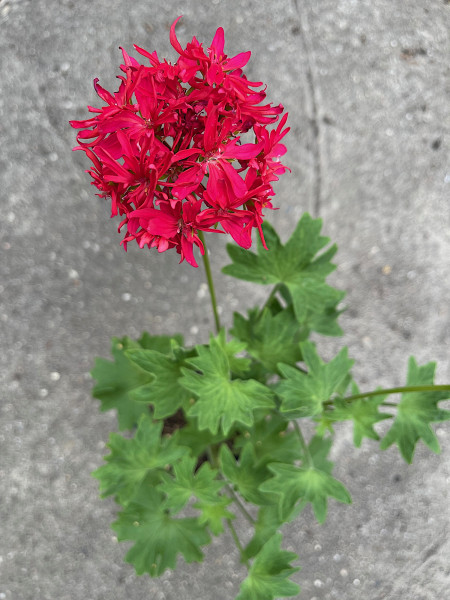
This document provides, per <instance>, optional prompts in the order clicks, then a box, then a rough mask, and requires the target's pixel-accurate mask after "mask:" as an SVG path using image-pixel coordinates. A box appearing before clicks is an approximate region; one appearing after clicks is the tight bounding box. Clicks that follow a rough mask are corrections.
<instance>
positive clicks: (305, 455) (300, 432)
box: [292, 421, 314, 467]
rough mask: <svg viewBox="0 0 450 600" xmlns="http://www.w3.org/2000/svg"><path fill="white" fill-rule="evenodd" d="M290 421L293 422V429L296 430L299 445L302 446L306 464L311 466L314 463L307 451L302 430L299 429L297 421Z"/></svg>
mask: <svg viewBox="0 0 450 600" xmlns="http://www.w3.org/2000/svg"><path fill="white" fill-rule="evenodd" d="M292 423H293V424H294V429H295V431H296V432H297V435H298V439H299V440H300V446H301V447H302V450H303V455H304V457H305V463H306V466H307V467H313V466H314V463H313V460H312V458H311V454H310V452H309V448H308V445H307V443H306V441H305V438H304V437H303V433H302V430H301V429H300V425H299V424H298V423H297V421H292Z"/></svg>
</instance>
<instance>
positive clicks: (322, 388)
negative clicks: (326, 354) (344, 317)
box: [276, 342, 354, 418]
mask: <svg viewBox="0 0 450 600" xmlns="http://www.w3.org/2000/svg"><path fill="white" fill-rule="evenodd" d="M300 348H301V351H302V355H303V360H304V361H305V363H306V364H307V366H308V367H309V370H308V373H303V372H302V371H300V370H298V369H295V368H294V367H291V366H289V365H284V364H280V365H278V368H279V370H280V371H281V373H282V374H283V376H284V377H285V379H284V380H282V381H280V383H279V384H278V386H277V388H276V391H277V394H278V395H279V396H280V397H281V408H280V410H281V412H282V413H283V414H286V415H288V416H289V417H290V418H300V417H309V416H314V415H317V414H319V413H320V412H322V408H323V403H324V402H326V401H327V400H329V399H330V398H331V396H332V395H333V394H335V393H337V392H338V391H339V389H340V386H341V384H342V382H343V381H344V380H346V378H347V377H348V372H349V370H350V369H351V367H352V366H353V363H354V361H353V360H350V359H349V358H348V357H347V348H343V349H342V350H341V352H339V354H338V355H337V356H336V357H335V358H333V360H331V361H330V362H329V363H323V362H322V361H321V359H320V358H319V356H318V354H317V351H316V349H315V347H314V344H313V343H312V342H303V343H302V344H300Z"/></svg>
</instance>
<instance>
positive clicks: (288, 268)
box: [223, 213, 345, 331]
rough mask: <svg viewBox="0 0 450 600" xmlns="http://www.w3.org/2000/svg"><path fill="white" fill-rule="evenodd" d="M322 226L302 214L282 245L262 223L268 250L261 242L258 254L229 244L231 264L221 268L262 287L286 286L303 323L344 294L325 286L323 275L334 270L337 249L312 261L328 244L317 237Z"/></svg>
mask: <svg viewBox="0 0 450 600" xmlns="http://www.w3.org/2000/svg"><path fill="white" fill-rule="evenodd" d="M321 227H322V221H321V220H320V219H315V220H314V219H312V218H311V217H310V216H309V215H308V214H307V213H305V214H304V215H303V216H302V218H301V219H300V221H299V223H298V225H297V227H296V229H295V231H294V233H293V234H292V236H291V238H290V239H289V241H288V242H287V244H286V245H285V246H283V245H282V244H281V242H280V239H279V237H278V236H277V234H276V232H275V230H274V229H273V228H272V227H271V226H270V225H269V224H268V223H267V222H265V223H264V224H263V231H264V236H265V239H266V243H267V247H268V249H269V251H267V250H265V249H264V248H263V246H262V244H261V242H260V241H258V254H257V255H256V254H254V253H252V252H249V251H248V250H245V249H243V248H239V247H238V246H235V245H232V244H229V245H228V246H227V251H228V254H229V255H230V258H231V259H232V261H233V263H232V264H231V265H227V266H226V267H224V269H223V272H224V273H226V274H227V275H232V276H233V277H237V278H238V279H244V280H246V281H252V282H255V283H261V284H265V285H270V284H274V285H276V284H279V283H282V284H285V285H286V287H287V288H288V290H289V292H290V294H291V296H292V301H293V305H294V311H295V314H296V317H297V319H298V321H299V323H301V324H303V323H305V322H306V320H307V319H308V317H309V316H310V315H311V314H322V313H324V312H326V310H328V309H330V308H332V309H334V308H335V307H336V305H337V304H338V303H339V302H340V301H341V300H342V298H343V297H344V295H345V294H344V293H343V292H341V291H339V290H336V289H334V288H332V287H330V286H329V285H327V284H326V283H325V278H326V276H327V275H328V274H329V273H331V272H332V271H333V270H334V269H335V268H336V267H335V266H334V265H333V264H332V263H331V262H330V261H331V258H332V257H333V256H334V254H335V253H336V246H332V247H331V248H329V249H328V250H327V251H325V252H323V253H322V254H320V255H319V256H318V257H316V258H315V259H314V257H315V255H316V254H317V253H318V252H319V251H320V250H322V249H323V248H324V246H326V245H327V244H328V242H329V239H328V238H326V237H323V236H321V235H320V230H321ZM325 329H326V327H325ZM339 331H340V330H339Z"/></svg>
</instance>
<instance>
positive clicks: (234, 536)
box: [227, 519, 250, 569]
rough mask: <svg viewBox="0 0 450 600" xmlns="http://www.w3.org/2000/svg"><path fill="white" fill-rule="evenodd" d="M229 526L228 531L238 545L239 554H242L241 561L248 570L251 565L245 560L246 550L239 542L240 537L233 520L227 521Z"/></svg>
mask: <svg viewBox="0 0 450 600" xmlns="http://www.w3.org/2000/svg"><path fill="white" fill-rule="evenodd" d="M227 525H228V529H229V530H230V533H231V535H232V536H233V540H234V543H235V544H236V546H237V549H238V550H239V552H240V554H241V561H242V562H243V563H244V564H245V566H246V567H247V569H249V568H250V565H249V564H248V560H247V559H246V558H244V548H243V547H242V544H241V542H240V541H239V538H238V535H237V533H236V529H235V528H234V525H233V523H232V522H231V519H227Z"/></svg>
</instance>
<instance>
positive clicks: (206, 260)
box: [199, 231, 221, 333]
mask: <svg viewBox="0 0 450 600" xmlns="http://www.w3.org/2000/svg"><path fill="white" fill-rule="evenodd" d="M199 238H200V239H201V241H202V244H203V248H204V250H205V252H204V254H203V255H202V258H203V264H204V266H205V273H206V281H207V283H208V289H209V295H210V298H211V306H212V311H213V315H214V324H215V327H216V333H219V331H220V329H221V325H220V318H219V311H218V310H217V301H216V292H215V289H214V281H213V278H212V272H211V264H210V262H209V256H208V248H207V247H206V242H205V237H204V235H203V233H202V232H201V231H200V232H199Z"/></svg>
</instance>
